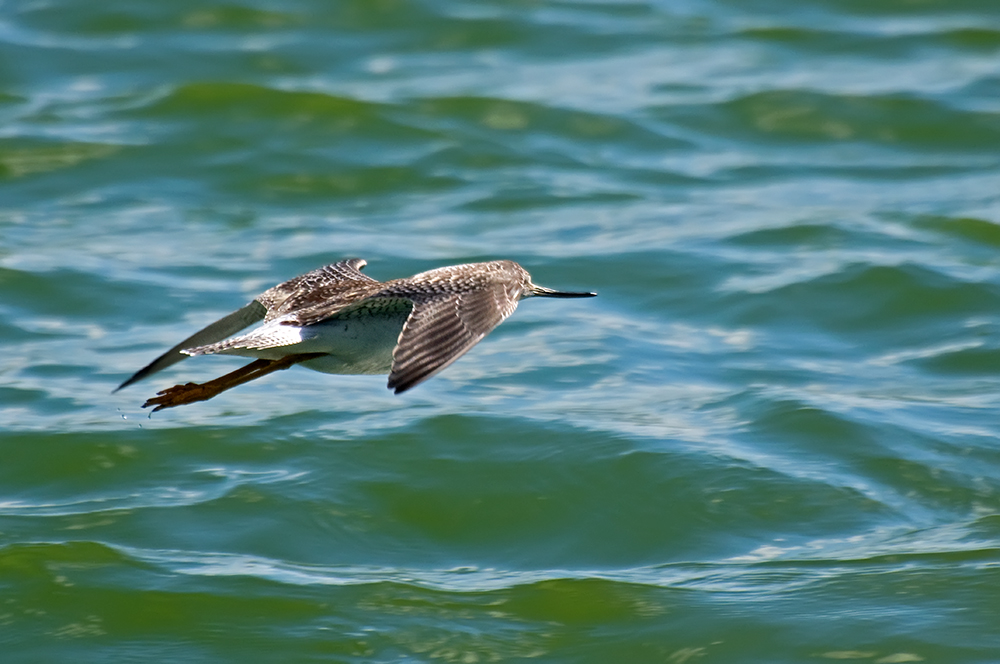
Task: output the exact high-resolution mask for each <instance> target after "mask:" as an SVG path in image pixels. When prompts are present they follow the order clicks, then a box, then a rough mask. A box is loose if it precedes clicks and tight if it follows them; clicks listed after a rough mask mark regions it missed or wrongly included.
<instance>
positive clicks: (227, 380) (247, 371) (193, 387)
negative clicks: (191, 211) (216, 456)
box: [142, 353, 323, 413]
mask: <svg viewBox="0 0 1000 664" xmlns="http://www.w3.org/2000/svg"><path fill="white" fill-rule="evenodd" d="M321 355H323V353H298V354H297V355H286V356H285V357H283V358H281V359H280V360H254V361H253V362H251V363H250V364H248V365H246V366H244V367H240V368H239V369H237V370H236V371H233V372H231V373H227V374H226V375H225V376H220V377H219V378H216V379H215V380H210V381H208V382H207V383H185V384H184V385H174V386H173V387H171V388H168V389H166V390H163V391H162V392H157V393H156V396H155V397H153V398H151V399H147V400H146V403H144V404H142V407H143V408H149V407H150V406H156V408H154V409H153V412H154V413H155V412H156V411H158V410H163V409H164V408H173V407H174V406H183V405H184V404H189V403H195V402H197V401H208V400H209V399H211V398H212V397H214V396H216V395H218V394H221V393H222V392H225V391H226V390H228V389H231V388H233V387H236V386H237V385H242V384H243V383H249V382H250V381H251V380H256V379H257V378H261V377H263V376H266V375H267V374H269V373H273V372H275V371H280V370H282V369H287V368H288V367H290V366H292V365H294V364H298V363H299V362H305V361H306V360H311V359H313V358H316V357H320V356H321Z"/></svg>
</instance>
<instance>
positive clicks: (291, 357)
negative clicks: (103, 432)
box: [115, 258, 597, 412]
mask: <svg viewBox="0 0 1000 664" xmlns="http://www.w3.org/2000/svg"><path fill="white" fill-rule="evenodd" d="M366 264H367V263H366V261H364V260H363V259H361V258H351V259H347V260H343V261H340V262H338V263H333V264H331V265H327V266H325V267H321V268H319V269H317V270H313V271H312V272H307V273H306V274H303V275H301V276H298V277H295V278H294V279H290V280H288V281H286V282H284V283H281V284H278V285H277V286H274V287H273V288H269V289H268V290H266V291H264V292H263V293H261V294H260V295H258V296H257V297H256V298H254V300H253V301H252V302H250V304H248V305H246V306H245V307H243V308H241V309H237V310H236V311H234V312H233V313H231V314H229V315H228V316H225V317H224V318H220V319H219V320H217V321H215V322H214V323H212V324H211V325H209V326H208V327H206V328H204V329H203V330H200V331H198V332H195V333H194V334H193V335H191V336H190V337H188V338H187V339H185V340H184V341H182V342H180V343H179V344H177V345H176V346H174V347H173V348H171V349H170V350H168V351H167V352H166V353H164V354H163V355H160V356H159V357H158V358H156V359H155V360H153V361H152V362H150V363H149V364H148V365H147V366H145V367H143V368H142V369H140V370H139V371H137V372H136V373H135V375H133V376H132V377H131V378H129V379H128V380H126V381H125V382H124V383H122V384H121V385H119V386H118V388H117V389H116V390H115V391H116V392H117V391H118V390H120V389H122V388H123V387H127V386H129V385H131V384H132V383H136V382H138V381H140V380H143V379H145V378H148V377H150V376H152V375H153V374H155V373H157V372H159V371H162V370H163V369H166V368H167V367H169V366H172V365H173V364H176V363H177V362H180V361H181V360H184V359H186V358H188V357H190V356H195V355H238V356H240V357H250V358H255V361H253V362H251V363H250V364H248V365H246V366H244V367H242V368H240V369H237V370H236V371H233V372H231V373H228V374H226V375H224V376H222V377H220V378H216V379H215V380H211V381H208V382H206V383H200V384H199V383H186V384H184V385H175V386H174V387H171V388H169V389H166V390H163V391H162V392H158V393H157V396H155V397H152V398H151V399H148V400H147V401H146V403H144V404H143V408H147V407H150V406H155V407H154V408H153V412H156V411H158V410H162V409H164V408H173V407H175V406H181V405H184V404H189V403H195V402H197V401H205V400H208V399H211V398H212V397H214V396H216V395H218V394H220V393H221V392H224V391H225V390H228V389H230V388H233V387H236V386H237V385H242V384H243V383H247V382H249V381H251V380H255V379H257V378H260V377H262V376H266V375H267V374H269V373H272V372H274V371H278V370H281V369H287V368H288V367H291V366H293V365H295V364H301V365H302V366H304V367H306V368H308V369H313V370H315V371H322V372H324V373H332V374H386V373H387V374H389V385H388V387H389V389H391V390H395V392H396V394H399V393H400V392H405V391H406V390H408V389H410V388H411V387H413V386H414V385H417V384H419V383H422V382H423V381H425V380H427V379H428V378H430V377H431V376H433V375H434V374H436V373H437V372H439V371H441V370H442V369H444V368H445V367H447V366H448V365H449V364H451V363H452V362H454V361H455V360H457V359H458V358H459V357H461V356H462V355H464V354H465V353H466V352H467V351H468V350H469V349H470V348H472V347H473V346H475V345H476V344H477V343H479V341H481V340H482V338H483V337H485V336H486V335H487V334H489V333H490V331H492V330H493V328H495V327H496V326H497V325H499V324H500V323H502V322H503V321H504V320H505V319H506V318H507V317H508V316H510V315H511V314H512V313H513V312H514V309H515V308H517V303H518V301H519V300H521V299H522V298H526V297H533V296H539V297H593V296H594V295H596V294H597V293H565V292H560V291H554V290H551V289H549V288H544V287H542V286H536V285H535V284H533V283H531V275H529V274H528V272H527V270H525V269H524V268H523V267H521V266H520V265H518V264H517V263H515V262H513V261H506V260H504V261H491V262H488V263H469V264H466V265H452V266H450V267H441V268H437V269H435V270H429V271H427V272H421V273H420V274H417V275H415V276H412V277H409V278H406V279H394V280H392V281H386V282H378V281H376V280H374V279H372V278H371V277H368V276H366V275H364V274H362V273H361V269H362V268H364V266H365V265H366ZM255 323H261V325H260V326H259V327H257V328H255V329H253V330H251V331H250V332H248V333H246V334H242V335H239V336H235V337H232V336H231V335H234V334H236V333H237V332H239V331H241V330H243V329H245V328H246V327H249V326H250V325H253V324H255ZM230 337H231V338H230Z"/></svg>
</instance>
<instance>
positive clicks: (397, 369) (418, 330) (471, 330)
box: [389, 284, 517, 394]
mask: <svg viewBox="0 0 1000 664" xmlns="http://www.w3.org/2000/svg"><path fill="white" fill-rule="evenodd" d="M515 308H517V300H516V299H515V298H512V297H510V296H508V295H507V293H506V292H505V291H504V289H503V286H502V285H499V284H494V285H491V286H488V287H485V288H481V289H476V290H472V291H467V292H462V293H449V294H439V295H438V294H436V295H433V296H427V298H426V299H423V298H415V299H414V302H413V312H412V313H410V316H409V318H407V319H406V324H405V325H403V331H402V332H400V334H399V342H398V343H397V344H396V349H395V351H393V354H392V371H390V372H389V389H391V390H395V391H396V394H399V393H400V392H405V391H406V390H408V389H410V388H411V387H413V386H414V385H417V384H418V383H421V382H423V381H425V380H427V379H428V378H430V377H431V376H433V375H434V374H436V373H437V372H439V371H441V370H442V369H444V368H445V367H447V366H448V365H449V364H451V363H452V362H454V361H455V360H457V359H458V358H460V357H461V356H462V355H464V354H465V353H466V352H467V351H468V350H469V349H470V348H472V347H473V346H475V345H476V344H477V343H479V341H480V340H482V338H483V337H485V336H486V335H487V334H489V333H490V332H491V331H492V330H493V328H495V327H496V326H497V325H499V324H500V323H502V322H503V321H504V319H505V318H507V317H508V316H510V315H511V314H512V313H514V309H515Z"/></svg>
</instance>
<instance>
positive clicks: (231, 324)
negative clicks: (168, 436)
mask: <svg viewBox="0 0 1000 664" xmlns="http://www.w3.org/2000/svg"><path fill="white" fill-rule="evenodd" d="M266 313H267V309H266V308H265V307H264V305H263V304H261V303H260V302H258V301H257V300H254V301H253V302H251V303H250V304H248V305H247V306H245V307H243V308H242V309H237V310H236V311H234V312H233V313H231V314H229V315H228V316H225V317H224V318H220V319H219V320H217V321H215V322H214V323H212V324H211V325H209V326H208V327H206V328H204V329H202V330H200V331H198V332H195V333H194V334H192V335H191V336H190V337H188V338H187V339H185V340H184V341H182V342H180V343H179V344H177V345H176V346H174V347H173V348H171V349H170V350H168V351H167V352H166V353H164V354H163V355H160V356H159V357H158V358H156V359H155V360H153V361H152V362H150V363H149V364H147V365H146V366H145V367H143V368H142V369H139V370H138V371H137V372H135V375H133V376H132V377H131V378H129V379H128V380H126V381H125V382H124V383H122V384H121V385H119V386H118V388H117V389H116V390H115V391H116V392H117V391H118V390H120V389H122V388H123V387H128V386H129V385H131V384H132V383H136V382H138V381H140V380H142V379H143V378H148V377H149V376H152V375H153V374H155V373H156V372H158V371H163V370H164V369H166V368H167V367H169V366H172V365H174V364H177V363H178V362H180V361H181V360H185V359H187V358H188V357H189V356H188V355H185V354H184V353H182V352H181V351H182V350H184V349H185V348H192V347H194V346H204V345H205V344H212V343H215V342H217V341H221V340H223V339H225V338H226V337H228V336H230V335H233V334H235V333H237V332H239V331H240V330H242V329H243V328H245V327H247V326H248V325H252V324H253V323H259V322H260V321H262V320H264V315H265V314H266Z"/></svg>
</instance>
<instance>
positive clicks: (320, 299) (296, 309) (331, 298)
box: [257, 258, 379, 325]
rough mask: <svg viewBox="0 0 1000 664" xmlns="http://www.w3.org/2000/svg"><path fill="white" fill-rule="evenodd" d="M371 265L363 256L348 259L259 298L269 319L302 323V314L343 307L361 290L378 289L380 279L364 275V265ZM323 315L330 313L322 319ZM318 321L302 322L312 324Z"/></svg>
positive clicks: (295, 280)
mask: <svg viewBox="0 0 1000 664" xmlns="http://www.w3.org/2000/svg"><path fill="white" fill-rule="evenodd" d="M367 264H368V263H367V262H366V261H365V260H364V259H362V258H348V259H347V260H343V261H340V262H337V263H332V264H330V265H326V266H324V267H321V268H319V269H317V270H313V271H312V272H306V273H305V274H303V275H300V276H298V277H295V278H294V279H289V280H288V281H286V282H284V283H281V284H278V285H277V286H275V287H274V288H270V289H268V290H266V291H264V292H263V293H261V294H260V295H259V296H258V297H257V301H258V302H260V303H261V304H263V305H264V306H265V307H267V316H266V317H265V321H271V320H274V319H275V318H281V317H288V316H290V317H291V319H292V322H293V323H299V319H300V316H301V317H303V318H308V317H309V316H310V312H312V311H314V310H317V309H324V308H326V309H330V308H333V307H335V306H336V305H337V304H338V303H339V304H340V306H341V307H343V306H344V305H345V304H348V303H350V302H352V301H353V300H352V299H351V296H352V295H353V296H354V297H357V294H358V293H359V292H361V293H369V292H375V291H377V290H378V288H377V287H378V284H379V282H377V281H375V280H374V279H372V278H371V277H369V276H367V275H364V274H361V268H363V267H364V266H365V265H367ZM323 318H326V316H323V317H322V318H319V319H318V320H322V319H323ZM318 320H315V321H310V322H304V321H303V322H301V323H299V324H302V325H308V324H311V323H312V322H318Z"/></svg>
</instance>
